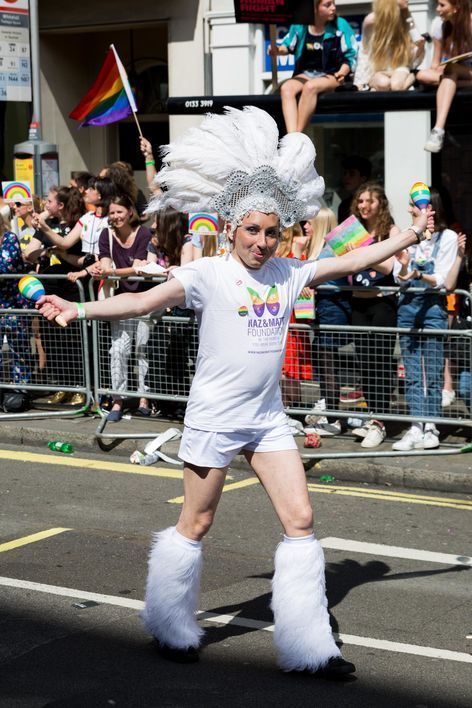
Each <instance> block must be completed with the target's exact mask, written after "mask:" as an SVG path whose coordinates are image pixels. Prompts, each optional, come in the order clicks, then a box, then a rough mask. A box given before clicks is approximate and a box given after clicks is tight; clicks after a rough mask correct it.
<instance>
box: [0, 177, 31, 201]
mask: <svg viewBox="0 0 472 708" xmlns="http://www.w3.org/2000/svg"><path fill="white" fill-rule="evenodd" d="M2 193H3V198H4V199H5V200H6V201H10V202H22V203H23V202H31V201H32V200H33V194H32V192H31V187H30V184H29V182H2Z"/></svg>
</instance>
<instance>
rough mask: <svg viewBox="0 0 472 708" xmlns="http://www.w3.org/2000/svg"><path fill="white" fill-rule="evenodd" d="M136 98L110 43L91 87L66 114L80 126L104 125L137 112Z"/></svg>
mask: <svg viewBox="0 0 472 708" xmlns="http://www.w3.org/2000/svg"><path fill="white" fill-rule="evenodd" d="M137 110H138V109H137V106H136V101H135V100H134V96H133V92H132V90H131V86H130V84H129V81H128V76H127V74H126V70H125V67H124V66H123V64H122V63H121V60H120V57H119V56H118V54H117V52H116V49H115V47H114V46H113V44H111V45H110V49H109V50H108V54H107V56H106V59H105V63H104V64H103V66H102V68H101V69H100V73H99V75H98V76H97V79H96V81H95V83H94V84H93V86H92V88H91V89H90V90H89V91H88V92H87V93H86V95H85V96H84V97H83V99H82V100H81V102H80V103H79V105H78V106H76V107H75V108H74V110H73V111H72V112H71V113H70V114H69V116H70V118H73V119H74V120H80V127H82V126H83V125H107V124H108V123H115V122H116V121H117V120H122V119H123V118H127V117H128V116H129V115H131V113H132V112H134V113H137Z"/></svg>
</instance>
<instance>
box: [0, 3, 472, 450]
mask: <svg viewBox="0 0 472 708" xmlns="http://www.w3.org/2000/svg"><path fill="white" fill-rule="evenodd" d="M437 11H438V17H437V18H436V20H435V22H434V23H433V27H432V30H431V33H432V41H433V45H434V51H433V58H432V63H431V67H430V68H421V69H419V66H420V63H421V61H422V59H423V57H424V46H425V41H426V39H428V37H426V36H425V35H420V33H419V32H418V30H417V28H416V27H415V24H414V21H413V19H412V17H411V15H410V12H409V9H408V2H407V0H375V1H374V4H373V11H372V12H371V13H370V14H369V15H368V16H367V17H366V18H365V20H364V24H363V31H362V37H363V38H362V43H361V46H360V48H359V51H358V48H357V45H356V42H355V38H354V34H353V32H352V30H351V28H350V26H349V24H348V23H347V22H346V21H345V20H343V19H342V18H339V17H338V16H337V14H336V7H335V3H334V1H333V0H317V2H316V3H315V12H314V20H313V24H312V25H310V26H309V27H305V26H301V25H294V26H292V27H291V28H290V30H289V32H288V34H287V36H286V37H285V38H284V39H283V40H282V43H281V44H280V45H279V46H278V47H277V48H276V49H274V48H272V50H271V51H272V52H276V53H278V54H287V53H294V54H295V58H296V66H295V72H294V76H293V77H292V79H289V80H288V81H286V82H285V83H284V84H283V85H282V87H281V95H282V106H283V112H284V117H285V121H286V127H287V131H288V132H291V131H295V130H303V129H304V128H305V127H306V125H307V124H308V122H309V121H310V118H311V115H312V113H313V112H314V111H315V110H316V102H317V96H318V95H319V94H320V93H321V92H323V91H332V90H335V89H336V88H337V87H339V86H340V85H342V84H343V83H344V82H345V81H346V80H347V79H349V78H351V79H353V82H354V85H355V86H356V87H357V88H358V89H359V90H372V91H396V90H406V89H408V88H410V87H412V86H413V85H414V83H415V82H422V83H424V84H429V85H433V86H436V85H437V86H438V87H439V88H438V92H437V97H438V98H437V100H438V112H437V116H438V120H437V124H436V126H435V128H434V129H433V132H432V136H431V138H430V139H429V142H428V144H427V145H426V149H428V150H433V151H435V150H436V149H440V147H441V145H442V140H443V135H444V125H445V121H446V117H447V112H448V110H449V108H450V105H451V102H452V99H453V96H454V92H455V89H456V86H457V85H460V84H461V82H464V81H465V82H467V81H469V82H470V81H471V80H472V74H471V73H470V72H471V70H470V65H469V64H468V63H467V62H465V63H460V64H456V63H452V64H447V65H446V66H445V67H444V66H441V65H440V62H441V60H443V59H444V58H450V57H452V56H455V55H456V54H459V53H464V52H466V51H469V50H470V49H471V47H472V29H471V23H470V10H469V5H468V0H467V1H466V0H439V2H438V8H437ZM441 131H442V132H441ZM433 143H434V144H433ZM438 146H439V147H438ZM140 147H141V152H142V154H143V157H144V165H145V171H146V179H147V183H148V187H149V190H148V195H146V194H144V193H143V192H142V191H141V190H140V189H138V186H137V184H136V181H135V179H134V175H133V170H132V168H131V166H130V165H129V164H127V163H125V162H122V161H117V162H114V163H111V164H110V165H106V166H105V167H104V168H103V169H102V170H101V171H100V172H99V174H98V176H94V175H92V174H89V173H88V172H73V173H72V176H71V180H70V183H69V185H67V186H65V185H64V186H58V187H54V188H52V189H51V190H50V192H49V194H48V196H47V198H46V200H45V201H44V203H43V204H42V205H40V204H39V203H37V200H36V199H35V201H34V202H33V201H31V202H17V203H15V204H12V205H7V204H3V205H2V206H1V209H0V215H1V218H0V239H1V250H0V253H1V256H0V266H1V269H0V272H1V273H26V272H35V273H38V274H45V275H58V276H61V278H57V279H54V278H52V279H51V278H50V279H47V280H45V282H44V285H45V288H46V292H47V293H56V294H58V295H60V296H62V297H65V298H66V299H71V300H78V299H79V298H80V292H83V293H84V295H85V297H86V298H89V297H101V298H103V297H112V296H113V295H114V294H115V293H120V292H129V291H139V290H142V289H145V288H147V287H151V286H152V284H151V283H149V281H145V280H143V279H142V278H141V279H138V280H137V279H133V278H132V277H133V276H136V275H140V276H142V275H143V274H145V273H146V272H147V271H146V267H147V266H148V265H149V264H155V265H156V266H160V267H161V268H162V269H164V271H167V272H168V271H169V269H171V268H172V267H175V266H179V265H184V264H185V263H188V262H190V261H192V260H194V259H197V258H201V257H208V256H210V257H214V256H218V255H222V254H224V253H225V252H226V251H227V250H228V248H229V245H228V238H227V236H228V233H227V225H226V224H225V223H224V222H223V221H222V220H220V222H219V233H217V234H215V233H213V234H207V235H204V236H202V234H198V233H197V234H193V235H190V234H189V233H188V231H189V229H188V219H187V216H186V215H184V214H181V213H178V212H175V211H173V210H172V209H166V210H163V211H162V212H159V213H157V214H154V215H148V214H146V213H145V209H146V204H147V201H148V196H149V194H150V193H151V192H152V191H154V190H155V189H156V187H155V186H154V182H153V180H154V177H155V175H156V164H155V159H154V156H153V151H152V146H151V144H150V142H149V141H148V140H147V139H146V138H141V139H140ZM342 169H343V173H342V191H343V195H342V196H343V197H344V198H343V200H342V201H341V203H340V205H339V209H338V214H337V215H335V214H334V213H333V212H332V211H331V210H330V209H328V208H323V209H322V210H321V211H320V213H319V215H318V216H317V217H316V219H313V220H311V221H304V222H301V223H300V224H296V225H294V226H293V227H291V228H290V229H287V230H285V232H284V234H283V238H282V240H281V242H280V246H279V249H278V253H277V255H278V256H279V257H287V258H298V259H301V260H304V259H317V258H319V259H322V258H326V257H330V256H332V250H331V248H330V247H329V245H328V244H327V242H326V241H325V237H326V236H327V234H328V233H329V232H330V231H332V229H333V228H334V227H335V226H336V224H337V223H339V222H342V221H344V220H345V219H346V218H347V217H349V216H350V215H354V216H355V217H357V219H358V220H359V221H360V222H361V224H362V225H363V226H364V227H365V229H366V230H367V231H368V232H369V234H370V235H371V237H372V238H373V240H382V239H387V238H389V237H390V236H392V235H393V234H395V233H397V232H398V230H399V229H398V228H397V226H396V225H395V223H394V220H393V217H392V214H391V212H390V209H389V204H388V199H387V195H386V194H385V191H384V188H383V187H382V185H381V184H378V183H376V182H372V181H371V164H370V162H369V160H368V159H366V158H365V157H361V156H358V155H352V156H349V157H346V158H345V159H344V160H343V163H342ZM432 201H433V207H434V209H435V212H436V229H435V232H434V233H433V234H432V237H431V239H430V240H428V241H424V242H422V243H421V244H419V245H418V246H417V247H411V248H410V249H409V250H408V252H403V253H400V254H397V256H396V257H392V258H390V259H388V260H387V261H385V262H383V263H378V264H376V266H375V268H371V269H368V270H366V271H363V272H362V273H355V274H354V275H353V276H352V277H351V278H346V279H341V280H337V281H333V282H331V283H328V284H327V285H328V286H329V287H328V288H326V287H325V288H324V289H320V291H319V292H317V293H316V294H315V293H314V292H313V291H311V290H310V289H308V288H306V289H305V290H304V291H303V292H302V293H301V294H300V298H301V300H303V301H304V307H303V308H302V309H301V310H300V312H302V311H303V313H304V314H303V315H302V314H299V313H297V310H295V311H294V313H292V316H291V324H292V325H297V324H299V323H300V322H302V323H304V324H306V323H308V324H309V325H310V326H311V327H312V331H311V332H310V331H308V330H307V329H306V328H301V329H297V328H296V327H292V328H291V331H290V333H289V336H288V340H287V351H286V358H285V364H284V367H283V377H282V382H281V385H282V391H283V397H284V402H285V404H286V405H287V406H288V407H290V406H291V407H294V408H296V407H297V406H298V407H299V406H300V405H302V399H303V386H304V384H313V383H314V382H316V384H317V385H318V386H319V391H320V400H319V401H318V403H317V404H316V406H315V408H314V410H313V411H311V412H309V413H308V415H307V416H306V418H305V421H304V422H305V423H306V426H305V430H307V431H309V432H310V433H316V434H318V435H320V436H333V435H338V434H341V433H343V432H345V431H346V429H347V427H348V424H349V423H350V421H349V420H347V418H345V417H343V416H339V415H338V413H339V409H340V404H341V403H342V402H343V395H344V397H346V393H343V391H344V388H345V387H343V383H345V378H346V377H345V359H344V358H343V355H342V352H343V350H345V349H346V348H348V349H349V347H351V351H352V356H353V361H354V364H353V367H352V369H353V371H355V372H356V373H355V377H354V378H355V380H354V381H351V384H352V383H353V384H354V386H353V388H354V391H353V393H354V394H355V397H354V398H352V400H351V403H352V402H353V401H354V402H359V401H360V402H362V404H363V406H364V410H366V411H367V412H368V413H369V419H368V420H364V421H362V420H360V421H357V424H353V425H351V426H350V427H351V433H353V434H354V435H355V436H356V437H357V438H358V439H359V440H360V441H361V446H362V447H368V448H369V447H377V446H378V445H380V444H381V443H382V442H383V441H384V440H385V438H386V435H387V430H386V427H385V423H384V422H382V420H381V418H382V416H388V414H390V413H391V412H392V400H393V394H394V391H398V388H399V380H398V377H397V372H398V369H399V366H398V365H399V362H400V361H401V362H402V364H403V367H404V372H405V398H406V407H407V410H408V412H409V413H410V414H411V415H412V416H415V417H416V418H417V419H418V422H417V423H414V424H413V425H412V426H411V428H410V429H409V430H407V431H406V433H405V435H404V436H403V438H402V439H401V440H399V441H397V442H395V443H394V449H396V450H399V451H402V450H410V449H414V448H421V447H424V448H433V447H437V446H438V445H439V438H438V431H437V429H436V427H435V426H434V425H433V424H426V425H425V426H423V424H422V423H421V422H420V421H421V419H422V418H424V417H440V415H441V408H442V406H444V405H447V404H448V402H449V403H451V402H452V401H453V399H454V397H455V393H454V392H453V390H452V383H453V380H454V379H456V381H457V388H458V394H459V396H460V397H461V398H462V400H463V401H464V403H465V404H466V405H467V406H468V407H469V410H470V408H471V403H472V400H471V399H472V393H471V391H472V388H471V387H472V375H471V372H470V365H469V366H466V365H464V361H465V360H466V356H465V355H464V356H460V353H458V350H457V348H455V347H454V346H453V345H452V343H451V342H447V341H446V338H445V337H444V335H443V334H438V335H437V336H428V337H425V336H423V335H416V334H412V333H410V334H405V333H401V335H400V336H399V337H397V334H396V333H395V331H394V330H395V328H397V327H400V328H403V329H410V328H426V329H433V330H434V329H439V330H444V329H447V327H448V326H456V327H465V328H470V326H471V322H470V317H469V314H470V313H469V312H468V310H467V303H465V302H464V301H462V300H457V301H456V302H455V304H454V308H455V309H453V310H452V311H449V313H448V310H447V307H446V299H445V296H444V295H443V294H440V293H439V292H432V291H431V289H433V290H434V289H436V290H439V289H440V288H444V287H446V288H448V289H450V290H452V289H454V288H455V286H456V283H457V282H459V285H460V286H461V287H462V288H464V287H465V288H466V289H467V290H468V289H469V276H468V269H467V267H464V265H466V266H468V261H469V259H468V257H467V253H466V251H467V247H466V240H465V237H464V236H463V235H462V234H458V233H457V232H456V231H458V230H459V229H457V227H456V226H455V225H454V224H453V222H454V220H453V217H452V215H451V214H448V213H447V209H446V210H445V209H444V208H443V204H442V201H441V196H440V194H439V192H438V191H437V190H434V189H432ZM407 207H408V205H407V204H405V209H407ZM451 227H453V228H451ZM454 228H455V229H456V230H454ZM65 276H66V277H65ZM130 277H131V278H132V279H131V280H130V279H129V278H130ZM116 278H118V280H116ZM79 282H80V284H81V285H82V286H83V288H82V287H81V288H80V292H79V289H78V283H79ZM398 286H399V287H400V293H398V292H397V291H395V290H394V289H395V288H396V289H397V290H398ZM411 287H415V288H423V289H424V288H429V289H430V290H429V291H428V292H425V293H421V292H420V293H418V292H416V293H413V292H409V288H411ZM384 288H390V291H388V290H384ZM0 295H1V305H2V307H3V308H8V309H11V308H20V309H22V308H25V307H28V303H27V302H26V301H25V300H24V299H23V298H22V297H21V296H20V295H19V293H18V290H17V288H16V283H15V282H14V281H7V280H4V281H1V282H0ZM307 303H311V305H312V314H311V316H310V315H308V317H309V319H307V312H309V307H308V309H307ZM164 314H167V315H170V316H173V317H174V318H179V319H178V323H177V324H173V325H170V324H167V323H166V322H164V321H163V320H162V315H164ZM468 317H469V319H467V318H468ZM301 318H303V319H301ZM326 325H328V326H330V327H332V328H333V326H334V328H333V329H331V330H329V329H324V328H323V327H325V326H326ZM337 326H339V327H341V328H342V327H351V328H352V329H351V330H346V329H344V330H343V329H340V330H338V331H336V329H335V328H336V327H337ZM107 327H108V325H107ZM378 328H390V331H379V330H378ZM89 329H90V328H89ZM70 332H71V330H70V329H66V330H64V331H63V332H61V339H62V343H63V346H62V348H61V353H60V356H61V366H62V368H63V370H64V371H66V372H67V386H68V387H69V388H70V387H72V388H73V387H80V380H79V379H80V376H79V375H78V373H77V366H76V359H74V356H76V352H75V353H74V351H73V349H74V347H73V343H72V340H71V339H70V337H71V334H70ZM107 332H108V335H107V336H108V340H107V341H108V345H107V347H108V348H107V352H106V354H107V357H108V371H109V379H110V388H111V390H112V391H113V395H112V398H111V400H110V402H109V407H110V408H111V410H110V411H109V414H108V421H109V422H118V421H119V420H120V419H121V418H122V416H123V413H124V410H125V404H126V396H128V395H129V391H130V389H132V390H134V392H135V394H136V396H135V397H136V404H135V406H134V408H133V412H134V413H135V414H136V415H140V416H144V417H148V416H150V415H151V414H152V412H153V403H152V401H151V400H150V399H149V398H148V395H147V394H148V393H149V390H150V389H152V390H155V391H156V392H158V393H159V394H162V395H163V399H166V397H167V401H166V400H162V401H159V409H160V411H161V413H162V414H164V415H168V416H173V417H177V418H182V416H183V403H182V402H180V403H176V402H175V401H174V402H173V401H172V397H173V396H175V395H176V394H178V396H179V397H180V398H185V397H186V395H188V391H189V387H190V383H191V375H192V369H191V367H192V362H191V361H190V359H191V355H190V348H191V345H192V337H193V336H194V327H193V312H191V311H189V310H181V309H179V308H174V309H173V310H172V311H169V312H167V313H155V316H154V317H153V318H152V319H151V320H130V321H118V322H113V323H111V325H110V326H109V330H107ZM0 336H1V338H2V341H3V343H4V345H5V344H7V345H8V348H9V365H10V369H11V370H10V373H9V380H10V382H11V383H13V384H14V385H15V386H17V387H18V388H17V389H16V390H15V391H14V392H13V394H12V395H11V396H10V402H9V403H8V401H7V400H6V394H5V395H4V401H3V405H4V408H5V409H7V407H8V405H10V410H21V409H24V408H25V407H27V405H28V402H29V401H28V398H29V394H28V392H27V391H25V390H22V388H21V386H22V385H23V386H26V385H27V384H28V383H30V382H31V381H33V382H36V383H41V384H46V385H47V383H48V382H49V383H51V384H55V383H57V382H56V381H55V380H54V366H56V367H57V361H56V362H55V361H54V359H55V358H56V359H57V356H58V352H57V351H56V350H55V349H54V342H55V339H56V334H55V332H54V330H52V329H51V328H50V327H49V326H48V325H45V324H44V323H43V322H42V321H40V320H39V318H27V317H22V316H21V315H17V314H12V315H10V314H7V315H2V316H1V317H0ZM53 340H54V341H53ZM32 341H34V351H35V355H36V356H35V357H33V354H32V348H31V342H32ZM457 341H458V340H457V339H456V342H457ZM163 342H164V343H165V344H162V343H163ZM89 349H90V350H92V340H91V337H90V341H89ZM151 349H152V351H153V356H152V357H150V356H149V352H150V351H151ZM0 357H1V352H0ZM131 361H132V362H133V364H134V370H135V376H134V377H133V380H132V381H131V383H130V380H129V376H130V373H131V371H132V366H130V362H131ZM0 364H1V365H2V367H3V366H4V362H3V361H1V360H0ZM150 379H152V386H150V383H149V381H150ZM445 386H447V388H444V387H445ZM133 387H134V388H133ZM449 389H450V390H449ZM14 394H16V396H17V398H16V402H15V400H14ZM446 394H447V395H446ZM445 401H446V402H445ZM84 402H85V396H84V394H83V393H82V392H79V393H77V392H70V391H69V392H67V391H62V390H55V391H54V393H53V394H52V395H51V396H50V398H49V403H50V404H51V405H71V406H81V405H83V404H84ZM344 402H346V400H344ZM347 402H349V397H348V399H347ZM101 403H102V404H103V405H104V404H105V402H103V401H102V402H101ZM15 406H16V407H15ZM297 428H298V429H300V428H303V424H302V423H300V421H298V423H297V425H295V426H294V429H297Z"/></svg>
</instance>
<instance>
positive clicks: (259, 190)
mask: <svg viewBox="0 0 472 708" xmlns="http://www.w3.org/2000/svg"><path fill="white" fill-rule="evenodd" d="M162 154H163V156H164V166H163V167H162V169H161V170H160V171H159V173H158V174H157V176H156V179H155V182H156V184H157V185H158V186H159V187H161V189H162V190H163V191H162V192H161V193H159V194H158V195H156V196H155V197H153V198H152V200H151V202H150V204H149V207H148V209H147V211H148V212H151V211H156V210H158V209H162V208H163V207H166V206H171V207H173V208H174V209H177V210H178V211H186V212H196V211H217V212H218V213H219V214H220V216H222V217H223V218H225V219H226V220H227V221H230V222H232V223H233V224H236V223H238V222H239V221H240V220H241V219H242V217H243V216H244V215H245V214H247V213H248V212H250V211H262V212H264V213H266V214H269V213H276V214H278V216H279V217H280V222H281V224H282V226H291V225H292V224H294V223H295V222H296V221H300V220H301V219H312V218H314V217H315V216H316V214H317V213H318V211H319V208H320V202H319V198H320V197H321V196H322V194H323V192H324V180H323V178H322V177H320V176H319V175H318V173H317V172H316V170H315V166H314V162H315V157H316V151H315V147H314V145H313V143H312V141H311V140H310V139H309V138H308V137H307V136H306V135H304V134H302V133H289V134H288V135H286V136H285V137H284V138H282V140H281V141H280V143H279V134H278V129H277V125H276V123H275V121H274V119H273V118H271V116H270V115H269V114H268V113H266V111H263V110H261V109H260V108H255V107H254V106H245V107H244V108H243V110H242V111H240V110H237V109H236V108H226V109H225V113H224V115H217V114H214V113H210V114H208V115H207V116H206V117H205V119H204V120H203V122H202V124H201V125H200V126H199V127H198V128H191V129H190V130H188V131H187V132H186V133H184V134H183V135H182V136H181V137H180V138H179V139H178V140H176V141H175V142H173V143H170V144H169V145H166V146H164V147H163V148H162Z"/></svg>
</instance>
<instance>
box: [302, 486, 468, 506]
mask: <svg viewBox="0 0 472 708" xmlns="http://www.w3.org/2000/svg"><path fill="white" fill-rule="evenodd" d="M308 490H309V491H310V492H316V493H319V494H339V495H340V496H347V497H361V498H364V499H379V500H381V501H392V502H400V503H404V504H422V505H425V506H441V507H448V508H450V509H464V510H466V511H472V502H470V501H467V500H466V499H460V500H458V499H450V498H440V497H429V496H422V495H420V494H408V493H406V492H387V491H384V490H381V489H358V488H357V487H341V486H331V485H330V486H329V487H325V486H322V485H319V484H308Z"/></svg>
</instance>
